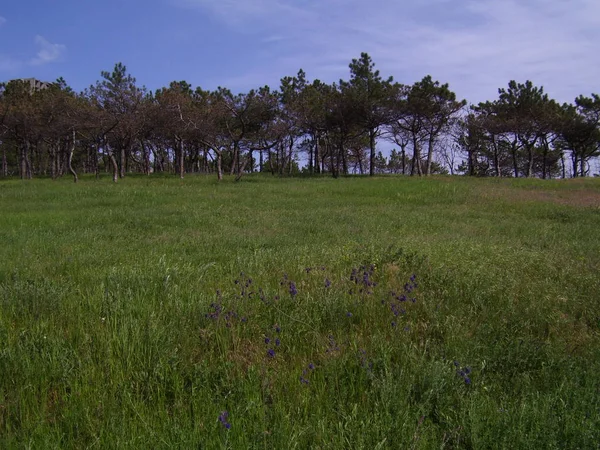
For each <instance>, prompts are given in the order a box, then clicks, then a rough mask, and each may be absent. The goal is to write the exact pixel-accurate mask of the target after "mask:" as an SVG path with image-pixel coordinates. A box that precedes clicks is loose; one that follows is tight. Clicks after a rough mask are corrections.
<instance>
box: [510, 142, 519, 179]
mask: <svg viewBox="0 0 600 450" xmlns="http://www.w3.org/2000/svg"><path fill="white" fill-rule="evenodd" d="M511 153H512V159H513V170H514V171H515V178H519V164H518V161H517V148H516V147H515V145H514V144H513V145H512V147H511Z"/></svg>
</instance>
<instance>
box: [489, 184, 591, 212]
mask: <svg viewBox="0 0 600 450" xmlns="http://www.w3.org/2000/svg"><path fill="white" fill-rule="evenodd" d="M481 196H482V197H484V198H493V199H505V200H511V201H517V202H519V201H521V202H547V203H554V204H557V205H566V206H572V207H575V208H594V209H600V191H597V190H594V189H585V188H583V189H581V188H579V189H561V190H546V189H540V188H515V187H512V188H511V187H509V186H496V187H495V189H493V190H487V191H484V192H482V193H481Z"/></svg>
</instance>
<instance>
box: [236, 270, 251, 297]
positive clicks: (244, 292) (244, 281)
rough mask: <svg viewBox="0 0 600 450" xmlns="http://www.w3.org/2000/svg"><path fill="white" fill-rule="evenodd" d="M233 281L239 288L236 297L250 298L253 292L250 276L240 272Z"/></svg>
mask: <svg viewBox="0 0 600 450" xmlns="http://www.w3.org/2000/svg"><path fill="white" fill-rule="evenodd" d="M234 283H235V284H236V285H239V286H240V288H241V291H240V294H239V295H238V297H237V298H238V299H244V298H245V299H247V300H251V299H252V296H253V295H254V294H255V292H254V291H253V290H252V278H250V277H247V276H246V275H245V274H244V272H242V273H240V277H239V278H237V279H236V280H235V281H234Z"/></svg>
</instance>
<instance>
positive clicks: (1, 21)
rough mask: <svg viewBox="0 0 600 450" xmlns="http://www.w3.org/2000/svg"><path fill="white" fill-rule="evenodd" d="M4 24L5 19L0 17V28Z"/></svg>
mask: <svg viewBox="0 0 600 450" xmlns="http://www.w3.org/2000/svg"><path fill="white" fill-rule="evenodd" d="M5 23H6V19H5V18H4V17H2V16H0V27H1V26H2V25H4V24H5Z"/></svg>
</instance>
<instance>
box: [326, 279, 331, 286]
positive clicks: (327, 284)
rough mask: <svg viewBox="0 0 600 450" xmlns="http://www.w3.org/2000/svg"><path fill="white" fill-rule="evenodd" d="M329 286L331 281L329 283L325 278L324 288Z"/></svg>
mask: <svg viewBox="0 0 600 450" xmlns="http://www.w3.org/2000/svg"><path fill="white" fill-rule="evenodd" d="M330 286H331V281H329V278H325V287H326V288H328V287H330Z"/></svg>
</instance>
